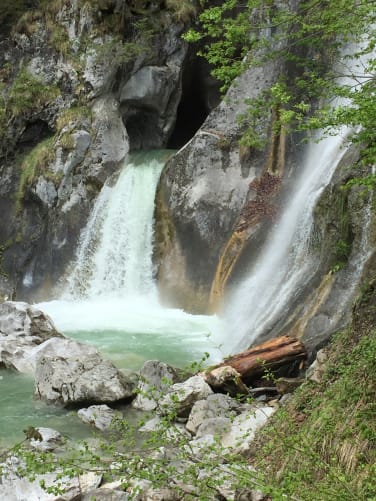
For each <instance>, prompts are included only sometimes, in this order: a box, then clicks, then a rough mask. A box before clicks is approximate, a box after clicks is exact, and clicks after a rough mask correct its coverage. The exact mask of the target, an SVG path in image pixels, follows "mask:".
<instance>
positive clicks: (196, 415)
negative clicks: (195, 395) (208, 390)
mask: <svg viewBox="0 0 376 501" xmlns="http://www.w3.org/2000/svg"><path fill="white" fill-rule="evenodd" d="M240 408H241V406H240V404H239V402H237V401H236V400H234V399H233V398H231V397H229V396H228V395H222V394H221V393H215V394H212V395H209V396H208V398H207V399H205V400H199V401H198V402H196V403H195V404H194V405H193V407H192V410H191V413H190V414H189V418H188V422H187V424H186V428H187V430H188V431H190V432H191V433H193V434H196V433H197V430H198V429H199V427H200V426H201V425H202V424H203V423H205V421H206V420H208V419H212V418H223V417H225V418H233V417H235V416H236V415H237V414H239V413H240V412H241V410H240Z"/></svg>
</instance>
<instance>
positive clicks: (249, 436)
mask: <svg viewBox="0 0 376 501" xmlns="http://www.w3.org/2000/svg"><path fill="white" fill-rule="evenodd" d="M275 410H276V408H273V407H269V406H266V407H260V408H257V409H252V410H248V411H246V412H243V413H242V414H239V416H236V418H235V419H234V420H233V422H232V425H231V429H230V431H229V432H228V433H227V434H226V435H225V436H224V437H223V439H222V445H223V446H224V447H227V448H229V449H232V450H233V451H234V452H236V453H245V452H247V451H248V450H249V448H250V445H251V443H252V441H253V439H254V437H255V434H256V431H257V430H259V429H260V428H261V427H262V426H264V425H265V423H266V422H267V421H268V419H269V417H270V416H271V415H272V414H273V413H274V412H275Z"/></svg>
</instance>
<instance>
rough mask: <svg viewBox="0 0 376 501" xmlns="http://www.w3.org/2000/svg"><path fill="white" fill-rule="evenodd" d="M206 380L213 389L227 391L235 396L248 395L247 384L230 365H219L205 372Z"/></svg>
mask: <svg viewBox="0 0 376 501" xmlns="http://www.w3.org/2000/svg"><path fill="white" fill-rule="evenodd" d="M204 377H205V381H206V382H207V383H208V385H210V386H211V387H212V388H213V390H215V391H221V392H223V393H227V394H229V395H231V396H233V397H236V396H237V395H248V393H249V391H248V388H247V386H246V385H245V384H244V383H243V381H242V379H241V376H240V374H239V372H238V371H237V370H236V369H234V368H233V367H231V366H229V365H224V366H222V367H217V368H216V369H213V370H210V371H208V372H205V373H204Z"/></svg>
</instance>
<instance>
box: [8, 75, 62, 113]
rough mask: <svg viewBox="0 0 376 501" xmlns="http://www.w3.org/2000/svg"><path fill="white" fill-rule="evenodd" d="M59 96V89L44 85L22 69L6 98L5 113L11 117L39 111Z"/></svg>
mask: <svg viewBox="0 0 376 501" xmlns="http://www.w3.org/2000/svg"><path fill="white" fill-rule="evenodd" d="M58 95H59V89H58V88H57V87H54V86H49V85H46V84H44V83H43V82H42V81H41V80H40V79H39V78H37V77H36V76H34V75H32V74H31V73H29V72H28V71H27V69H26V68H22V69H21V70H20V72H19V73H18V75H17V77H16V79H15V80H14V82H13V84H12V86H11V88H10V91H9V94H8V96H7V98H6V112H7V113H8V114H9V115H10V116H13V117H19V116H25V115H28V114H30V113H33V112H35V111H39V110H41V109H42V108H43V106H45V105H47V104H48V103H49V102H51V101H52V100H53V99H55V98H56V97H57V96H58Z"/></svg>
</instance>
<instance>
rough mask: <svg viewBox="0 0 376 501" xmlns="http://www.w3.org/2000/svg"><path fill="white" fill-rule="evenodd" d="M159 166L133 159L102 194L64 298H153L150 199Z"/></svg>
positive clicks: (84, 236)
mask: <svg viewBox="0 0 376 501" xmlns="http://www.w3.org/2000/svg"><path fill="white" fill-rule="evenodd" d="M144 157H145V154H144ZM163 165H164V164H163V161H161V160H158V159H157V158H153V157H151V159H150V161H149V162H141V163H137V158H135V159H134V160H132V161H130V162H128V164H127V165H126V167H125V168H124V169H123V170H122V172H121V173H120V176H119V178H118V181H117V182H116V184H115V186H113V187H109V186H105V187H104V188H103V190H102V191H101V193H100V196H99V198H98V201H97V203H96V204H95V207H94V210H93V213H92V215H91V217H90V220H89V222H88V225H87V227H86V228H85V230H84V232H83V234H82V237H81V243H80V246H79V251H78V256H77V260H76V263H75V266H74V269H73V271H72V272H71V275H70V277H69V278H68V282H69V286H68V293H67V294H66V297H67V298H69V297H72V298H80V299H82V298H90V299H94V298H98V297H108V298H120V297H124V296H127V295H132V296H134V295H145V294H151V295H154V294H155V292H156V291H155V285H154V280H153V264H152V254H153V213H154V195H155V191H156V188H157V184H158V180H159V176H160V173H161V171H162V168H163Z"/></svg>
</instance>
